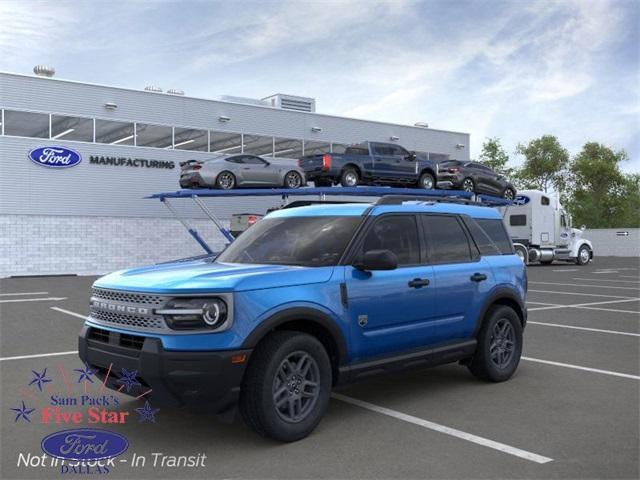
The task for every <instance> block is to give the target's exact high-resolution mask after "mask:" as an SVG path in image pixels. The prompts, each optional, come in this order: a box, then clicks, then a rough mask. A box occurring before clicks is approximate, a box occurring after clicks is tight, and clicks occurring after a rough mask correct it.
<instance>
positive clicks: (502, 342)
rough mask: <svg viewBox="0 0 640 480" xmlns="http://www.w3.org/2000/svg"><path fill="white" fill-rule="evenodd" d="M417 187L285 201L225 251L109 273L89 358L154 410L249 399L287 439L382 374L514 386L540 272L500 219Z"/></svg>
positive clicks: (97, 297) (84, 341) (97, 291)
mask: <svg viewBox="0 0 640 480" xmlns="http://www.w3.org/2000/svg"><path fill="white" fill-rule="evenodd" d="M304 190H312V189H301V190H300V191H301V192H303V194H304V193H305V192H304ZM314 190H315V189H314ZM317 190H319V191H320V192H319V193H320V194H322V195H325V194H332V193H333V192H327V191H337V190H346V191H354V192H351V194H353V195H355V194H358V193H360V192H358V191H359V190H364V191H366V190H368V189H355V188H354V189H335V188H325V189H317ZM371 190H375V189H371ZM377 190H385V189H384V188H379V189H377ZM387 190H392V189H387ZM397 190H402V192H403V194H404V195H406V193H405V192H406V191H407V190H408V189H397ZM414 191H415V190H414ZM287 192H288V190H284V189H283V190H274V191H273V192H272V193H273V194H278V195H279V194H281V193H282V194H286V193H287ZM264 193H265V192H264V191H263V192H259V191H258V193H257V194H264ZM267 193H268V192H267ZM419 193H420V194H422V195H423V196H424V197H425V198H424V199H420V201H415V196H412V197H411V198H410V199H407V198H406V197H398V196H395V197H394V196H384V197H383V198H381V199H380V200H378V201H377V202H374V203H345V204H321V205H311V206H304V207H292V208H286V207H285V208H282V209H280V210H276V211H274V212H271V213H269V214H268V215H267V216H266V217H265V218H263V219H262V220H260V221H259V222H257V223H256V224H255V225H253V226H252V227H251V228H249V229H248V230H247V231H246V232H244V233H243V234H242V235H241V236H240V237H239V238H237V239H236V240H235V241H233V242H232V243H231V244H230V245H229V246H228V247H227V248H226V249H225V250H224V251H223V252H222V253H221V254H220V255H218V256H215V255H212V254H209V255H206V256H204V257H201V258H194V259H186V260H182V261H175V262H170V263H164V264H159V265H153V266H148V267H142V268H135V269H131V270H124V271H119V272H114V273H112V274H109V275H107V276H105V277H102V278H100V279H98V280H97V281H96V282H95V283H94V284H93V289H92V294H91V300H90V314H89V317H88V318H87V321H86V323H85V325H84V327H83V328H82V331H81V332H80V336H79V355H80V358H81V359H82V360H83V361H84V362H85V363H86V365H87V367H88V368H90V369H92V370H93V371H95V372H96V375H97V376H98V377H99V378H101V379H102V381H103V382H104V385H106V386H107V387H108V388H111V389H114V390H118V391H121V390H122V388H123V386H124V385H126V386H127V388H126V389H125V390H122V391H123V393H127V394H129V395H132V396H135V397H138V396H142V395H145V399H147V398H148V399H149V401H150V402H152V403H153V404H155V405H162V404H164V405H173V406H179V405H185V404H186V405H196V404H200V405H205V406H206V407H207V408H208V409H209V411H217V412H221V411H225V410H227V411H228V409H229V407H231V406H233V405H234V404H235V403H236V402H239V406H240V412H241V414H242V416H243V418H244V419H245V421H246V422H247V424H248V425H249V426H250V427H251V428H252V429H254V430H255V431H256V432H258V433H259V434H262V435H265V436H268V437H271V438H274V439H278V440H281V441H295V440H298V439H301V438H303V437H305V436H306V435H308V434H309V433H310V432H311V431H313V429H314V428H315V427H316V426H317V425H318V423H319V422H320V420H321V419H322V417H323V415H324V414H325V412H326V410H327V408H328V405H329V400H330V394H331V389H332V387H333V386H334V385H338V384H342V383H345V382H351V381H354V380H358V379H361V378H365V377H367V376H369V375H372V374H375V373H381V372H389V371H393V370H397V369H403V368H409V367H415V366H432V365H439V364H443V363H452V362H460V363H461V364H462V365H465V366H466V367H467V368H468V369H469V370H470V372H471V373H472V374H473V375H474V376H476V377H478V378H480V379H482V380H486V381H490V382H501V381H505V380H508V379H509V378H510V377H511V376H512V375H513V374H514V372H515V371H516V368H517V366H518V363H519V360H520V355H521V352H522V346H523V343H522V332H523V329H524V327H525V324H526V319H527V311H526V306H525V296H526V291H527V274H526V268H525V266H524V264H523V263H522V261H521V260H520V259H519V258H518V257H517V256H516V255H515V254H514V251H513V246H512V245H511V242H510V241H509V238H508V235H507V233H506V231H505V228H504V226H503V223H502V217H501V216H500V214H499V213H498V211H497V210H496V209H494V208H488V207H484V206H477V205H466V204H461V203H456V199H451V198H450V197H449V196H448V195H447V196H446V197H445V195H441V196H440V197H439V198H438V199H436V200H431V199H430V198H435V197H434V195H435V194H438V193H439V192H437V191H434V192H433V195H432V196H431V197H430V198H426V194H427V192H419ZM206 194H209V195H210V196H230V195H231V194H235V192H232V191H228V190H227V191H215V190H214V191H204V193H202V195H206ZM198 195H199V194H195V193H193V192H192V191H189V192H186V195H185V194H183V193H182V192H175V193H167V194H158V196H157V197H156V198H160V199H161V200H162V201H163V202H165V203H166V202H168V200H169V198H179V197H182V198H185V197H186V196H188V197H190V198H192V199H193V200H194V201H196V203H198V201H199V200H198V198H197V197H198ZM236 195H240V194H236ZM242 195H244V193H243V194H242ZM461 195H470V194H467V193H466V192H462V193H461ZM465 198H468V197H465ZM497 200H499V201H501V200H500V199H497ZM451 202H454V203H451ZM167 206H170V204H169V203H167ZM202 206H203V210H204V211H205V212H208V210H207V208H206V206H204V204H202ZM170 208H171V207H170ZM212 220H213V217H212ZM185 226H186V225H185ZM221 231H222V230H221ZM190 233H191V234H192V235H193V236H194V238H195V239H196V240H198V241H199V243H201V245H203V247H205V246H206V243H205V242H204V241H203V240H202V239H201V238H200V237H199V236H198V235H197V232H196V231H195V230H193V229H191V230H190ZM223 233H224V231H223ZM227 234H228V232H226V233H225V236H227ZM229 235H230V234H229ZM230 240H232V237H231V238H230ZM206 250H207V251H209V252H210V250H211V249H210V248H208V247H207V248H206ZM132 375H135V376H136V378H135V381H133V382H131V376H132ZM125 377H126V378H125Z"/></svg>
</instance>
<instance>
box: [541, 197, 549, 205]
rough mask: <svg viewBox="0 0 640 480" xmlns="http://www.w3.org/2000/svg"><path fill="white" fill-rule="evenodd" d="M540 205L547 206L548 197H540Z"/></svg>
mask: <svg viewBox="0 0 640 480" xmlns="http://www.w3.org/2000/svg"><path fill="white" fill-rule="evenodd" d="M540 205H549V197H540Z"/></svg>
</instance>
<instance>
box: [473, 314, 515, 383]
mask: <svg viewBox="0 0 640 480" xmlns="http://www.w3.org/2000/svg"><path fill="white" fill-rule="evenodd" d="M504 325H508V327H504ZM503 327H504V328H505V329H506V328H508V329H509V330H508V332H509V334H510V337H509V338H511V340H509V341H510V342H511V343H512V349H511V353H510V354H509V356H508V358H507V354H506V353H504V352H503V350H502V349H504V350H506V349H507V348H508V343H509V342H507V341H506V340H504V339H503V340H499V338H500V337H499V336H496V335H495V333H496V331H500V330H501V329H502V328H503ZM496 329H497V330H496ZM494 337H496V338H495V339H494ZM477 339H478V346H477V349H476V353H475V354H474V356H473V358H472V359H471V361H470V362H469V365H468V368H469V371H470V372H471V373H472V374H473V375H474V376H476V377H477V378H479V379H481V380H486V381H489V382H504V381H505V380H509V378H511V376H512V375H513V374H514V372H515V371H516V368H518V364H519V363H520V355H521V354H522V324H521V323H520V318H519V317H518V314H517V313H516V312H515V311H514V310H513V308H511V307H507V306H505V305H494V306H493V307H491V308H490V309H489V311H488V312H487V314H486V316H485V318H484V321H483V322H482V326H481V327H480V332H479V333H478V337H477ZM492 349H493V357H492V352H491V351H492ZM497 360H504V363H501V362H499V361H497Z"/></svg>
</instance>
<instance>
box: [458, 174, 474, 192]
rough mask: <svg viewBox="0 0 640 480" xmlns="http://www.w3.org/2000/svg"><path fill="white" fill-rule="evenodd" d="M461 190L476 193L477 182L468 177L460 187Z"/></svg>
mask: <svg viewBox="0 0 640 480" xmlns="http://www.w3.org/2000/svg"><path fill="white" fill-rule="evenodd" d="M460 189H461V190H463V191H465V192H475V191H476V182H474V181H473V178H471V177H467V178H465V179H464V180H462V184H461V185H460Z"/></svg>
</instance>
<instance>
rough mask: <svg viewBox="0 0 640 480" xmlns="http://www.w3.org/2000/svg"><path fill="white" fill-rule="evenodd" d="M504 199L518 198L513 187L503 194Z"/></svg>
mask: <svg viewBox="0 0 640 480" xmlns="http://www.w3.org/2000/svg"><path fill="white" fill-rule="evenodd" d="M502 198H504V199H505V200H514V199H515V198H516V192H515V191H514V190H513V188H511V187H507V188H505V189H504V192H502Z"/></svg>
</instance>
